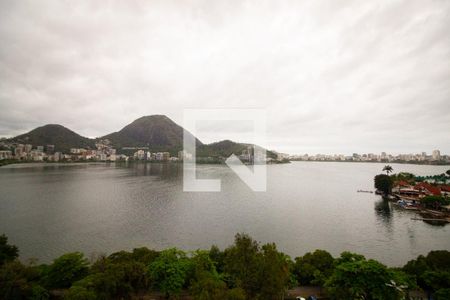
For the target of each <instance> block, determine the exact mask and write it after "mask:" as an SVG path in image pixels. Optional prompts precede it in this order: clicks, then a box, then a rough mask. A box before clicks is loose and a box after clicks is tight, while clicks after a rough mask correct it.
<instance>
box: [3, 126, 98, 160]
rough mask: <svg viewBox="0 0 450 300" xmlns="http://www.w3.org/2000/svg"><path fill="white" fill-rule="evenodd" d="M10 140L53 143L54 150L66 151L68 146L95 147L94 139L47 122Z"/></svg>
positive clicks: (29, 142)
mask: <svg viewBox="0 0 450 300" xmlns="http://www.w3.org/2000/svg"><path fill="white" fill-rule="evenodd" d="M10 141H13V142H17V143H22V144H31V145H33V146H34V147H36V146H45V145H55V151H61V152H65V153H68V152H70V148H86V149H88V148H95V144H94V140H93V139H89V138H86V137H83V136H81V135H79V134H77V133H75V132H73V131H72V130H70V129H68V128H66V127H64V126H62V125H58V124H48V125H44V126H41V127H38V128H36V129H33V130H31V131H30V132H28V133H25V134H22V135H19V136H16V137H14V138H12V139H10Z"/></svg>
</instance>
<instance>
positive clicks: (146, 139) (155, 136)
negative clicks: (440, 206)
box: [9, 115, 276, 158]
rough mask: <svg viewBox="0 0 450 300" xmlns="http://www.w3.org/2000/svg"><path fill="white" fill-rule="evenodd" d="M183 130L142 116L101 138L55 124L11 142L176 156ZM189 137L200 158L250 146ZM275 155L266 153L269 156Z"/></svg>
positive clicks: (63, 149)
mask: <svg viewBox="0 0 450 300" xmlns="http://www.w3.org/2000/svg"><path fill="white" fill-rule="evenodd" d="M184 131H185V130H184V129H183V127H181V126H179V125H178V124H176V123H175V122H173V121H172V120H171V119H169V118H168V117H166V116H164V115H152V116H144V117H141V118H139V119H137V120H135V121H133V122H132V123H130V124H128V125H127V126H125V127H124V128H122V129H121V130H120V131H117V132H113V133H111V134H108V135H105V136H102V137H100V138H97V139H89V138H86V137H83V136H81V135H79V134H77V133H75V132H73V131H72V130H70V129H68V128H66V127H64V126H62V125H56V124H49V125H45V126H42V127H38V128H36V129H34V130H32V131H30V132H28V133H25V134H22V135H19V136H16V137H14V138H12V139H10V140H9V141H11V142H17V143H22V144H32V145H33V146H35V147H36V146H45V145H55V151H61V152H64V153H69V152H70V148H86V149H95V142H96V141H99V140H104V139H108V140H109V141H110V142H111V145H112V146H113V147H114V148H116V149H117V150H118V152H119V153H124V154H127V155H132V154H133V153H134V152H135V151H136V150H135V149H129V150H124V149H122V148H124V147H149V149H150V151H152V152H157V151H169V152H170V153H171V154H172V155H177V153H178V151H179V150H182V149H183V132H184ZM186 133H187V134H188V136H189V138H191V139H194V140H195V141H196V145H197V156H199V157H216V158H218V157H228V156H230V155H231V154H232V153H234V154H236V155H240V154H241V153H242V151H243V150H246V149H247V148H248V147H249V146H251V145H250V144H243V143H235V142H233V141H230V140H224V141H220V142H217V143H212V144H208V145H205V144H203V143H202V142H201V141H200V140H198V139H197V138H196V137H194V136H193V135H192V134H191V133H189V132H188V131H186ZM275 156H276V155H275V154H273V153H272V152H270V151H267V157H275Z"/></svg>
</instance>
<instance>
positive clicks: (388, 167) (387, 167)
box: [383, 165, 394, 175]
mask: <svg viewBox="0 0 450 300" xmlns="http://www.w3.org/2000/svg"><path fill="white" fill-rule="evenodd" d="M383 171H386V174H387V175H389V173H391V172H392V171H394V169H393V168H392V167H391V166H390V165H386V166H384V168H383Z"/></svg>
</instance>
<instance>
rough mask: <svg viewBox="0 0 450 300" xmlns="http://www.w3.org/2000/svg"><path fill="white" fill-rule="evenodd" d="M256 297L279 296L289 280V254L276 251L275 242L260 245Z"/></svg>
mask: <svg viewBox="0 0 450 300" xmlns="http://www.w3.org/2000/svg"><path fill="white" fill-rule="evenodd" d="M261 249H262V253H261V262H260V274H259V286H260V293H259V294H260V295H259V297H258V299H268V300H270V299H277V298H281V297H282V296H283V294H284V292H285V289H286V287H287V285H288V282H289V275H290V274H289V261H290V258H289V256H287V255H285V254H283V253H281V252H278V251H277V247H276V245H275V244H273V243H272V244H266V245H263V246H262V248H261Z"/></svg>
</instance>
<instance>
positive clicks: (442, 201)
mask: <svg viewBox="0 0 450 300" xmlns="http://www.w3.org/2000/svg"><path fill="white" fill-rule="evenodd" d="M421 202H422V204H423V205H425V206H426V207H432V208H435V209H439V208H440V207H441V206H443V205H448V204H450V199H446V198H444V197H442V196H426V197H424V198H422V200H421Z"/></svg>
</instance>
